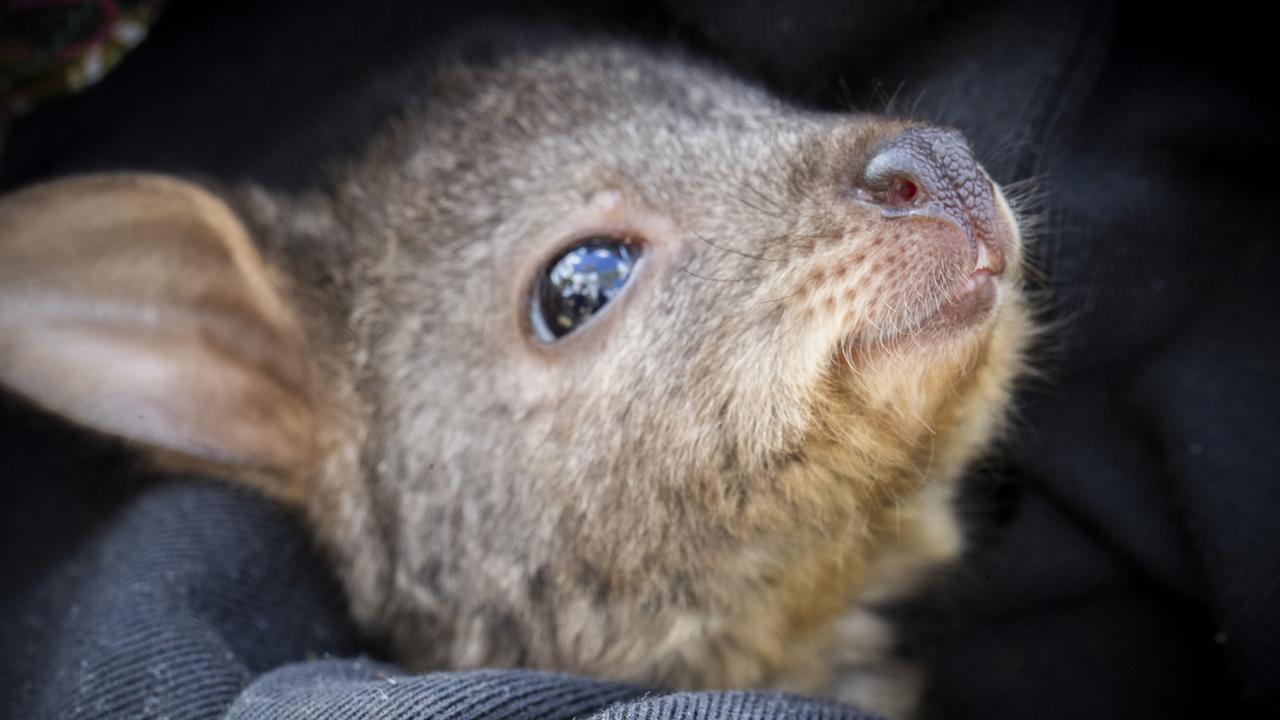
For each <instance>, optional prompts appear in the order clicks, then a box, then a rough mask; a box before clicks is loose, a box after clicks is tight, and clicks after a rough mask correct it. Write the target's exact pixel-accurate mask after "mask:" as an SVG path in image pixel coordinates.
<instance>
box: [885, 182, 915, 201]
mask: <svg viewBox="0 0 1280 720" xmlns="http://www.w3.org/2000/svg"><path fill="white" fill-rule="evenodd" d="M919 195H920V186H919V185H916V184H915V182H914V181H912V180H909V179H907V178H904V177H896V178H894V179H893V180H892V181H891V182H890V183H889V192H888V198H887V199H888V200H889V202H890V203H891V204H894V205H910V204H911V203H913V202H915V201H916V198H917V197H918V196H919Z"/></svg>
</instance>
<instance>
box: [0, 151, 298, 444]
mask: <svg viewBox="0 0 1280 720" xmlns="http://www.w3.org/2000/svg"><path fill="white" fill-rule="evenodd" d="M309 374H310V361H309V359H308V355H307V352H306V348H305V343H304V340H303V335H302V333H301V332H300V330H299V327H298V324H297V322H296V320H295V318H294V315H293V313H292V312H291V311H290V310H289V308H287V307H286V305H285V303H284V302H283V301H282V300H281V297H280V295H279V294H278V293H277V291H276V289H275V288H274V286H273V284H272V282H271V280H270V275H269V273H268V271H267V268H266V267H265V265H264V263H263V261H262V258H261V256H260V255H259V254H258V252H257V251H256V250H255V249H254V247H253V245H252V244H251V243H250V241H249V237H248V234H247V232H246V230H245V228H244V226H243V225H241V223H240V222H239V221H238V220H237V219H236V216H235V214H234V213H233V212H232V211H231V209H230V208H229V207H227V205H226V204H225V203H224V202H222V201H221V200H219V199H218V198H217V197H215V196H214V195H212V194H211V193H209V192H207V191H205V190H203V189H201V188H200V187H197V186H196V185H193V184H191V183H188V182H184V181H179V180H176V179H171V178H167V177H163V176H157V175H139V174H117V175H90V176H81V177H73V178H68V179H64V180H58V181H55V182H50V183H47V184H43V185H37V186H34V187H31V188H29V189H26V190H22V191H20V192H17V193H14V194H12V195H9V196H7V197H5V198H2V199H0V385H4V386H7V387H8V388H10V389H12V390H14V391H16V392H17V393H19V394H21V395H25V396H26V397H28V398H30V399H32V400H34V401H35V402H36V403H38V404H40V405H43V406H44V407H46V408H48V409H50V410H52V411H54V412H56V413H59V414H61V415H64V416H66V417H68V418H71V419H72V420H75V421H77V422H80V423H84V424H86V425H88V426H90V427H93V428H96V429H98V430H101V431H103V432H107V433H111V434H114V435H118V436H122V437H125V438H130V439H133V440H138V441H141V442H144V443H148V444H151V445H154V446H157V447H160V448H164V449H168V450H174V451H178V452H179V453H183V454H185V455H189V456H192V457H195V458H199V459H202V460H210V461H214V462H218V463H226V464H233V465H240V466H251V467H260V468H269V469H275V468H287V467H291V466H294V465H296V464H298V463H300V462H303V461H305V460H306V459H307V458H308V457H309V455H310V453H311V451H312V443H313V434H314V429H313V425H314V416H313V412H312V409H311V406H310V402H309V393H308V383H309Z"/></svg>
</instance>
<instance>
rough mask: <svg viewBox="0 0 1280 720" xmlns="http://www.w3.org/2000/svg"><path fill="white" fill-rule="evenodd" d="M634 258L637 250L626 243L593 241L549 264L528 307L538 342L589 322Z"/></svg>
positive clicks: (623, 282) (624, 280)
mask: <svg viewBox="0 0 1280 720" xmlns="http://www.w3.org/2000/svg"><path fill="white" fill-rule="evenodd" d="M638 258H639V252H638V249H637V248H635V247H634V246H632V245H629V244H628V243H627V242H625V241H620V240H616V239H614V238H609V237H591V238H587V239H585V240H582V241H581V242H579V243H578V244H577V245H575V246H573V247H572V248H570V249H569V250H568V251H566V252H565V253H564V254H563V255H560V256H559V257H557V258H556V259H555V260H553V261H552V262H551V264H550V265H549V266H548V267H547V268H546V269H545V270H544V271H543V275H542V278H541V280H540V281H539V283H538V287H537V290H536V292H535V295H534V298H533V307H532V308H531V311H532V312H531V316H532V321H533V327H534V330H535V331H536V332H537V334H538V336H539V338H540V339H541V340H543V341H544V342H551V341H554V340H557V339H559V338H561V337H564V336H565V335H567V334H569V333H571V332H573V331H574V330H576V329H577V328H578V327H580V326H581V325H583V324H584V323H586V322H587V321H588V320H590V319H591V317H592V316H593V315H595V314H596V313H597V312H599V311H600V310H601V309H603V308H604V306H605V305H608V304H609V301H610V300H613V298H615V297H617V295H618V293H620V292H622V288H623V286H625V285H626V284H627V280H628V279H629V278H630V277H631V272H632V270H633V269H634V268H635V263H636V260H637V259H638Z"/></svg>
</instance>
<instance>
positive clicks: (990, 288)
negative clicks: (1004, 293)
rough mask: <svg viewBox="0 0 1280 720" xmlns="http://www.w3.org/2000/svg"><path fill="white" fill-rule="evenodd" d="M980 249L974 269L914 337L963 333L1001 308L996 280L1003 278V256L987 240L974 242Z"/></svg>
mask: <svg viewBox="0 0 1280 720" xmlns="http://www.w3.org/2000/svg"><path fill="white" fill-rule="evenodd" d="M974 244H975V245H976V246H977V250H976V253H975V256H976V257H975V259H974V264H973V269H972V271H970V273H969V275H968V276H966V277H965V278H964V279H963V280H961V281H960V282H959V283H958V284H957V285H956V287H955V289H954V290H953V291H952V292H951V295H950V296H949V297H948V298H947V300H946V301H945V302H943V303H942V305H941V306H940V307H939V308H938V309H937V310H936V311H934V312H933V313H932V314H930V315H929V316H928V317H926V318H924V319H923V320H922V321H921V322H920V324H919V325H918V326H917V329H916V330H915V332H912V333H909V334H911V335H916V336H919V335H924V334H937V333H940V332H944V331H961V330H965V329H968V328H971V327H973V326H976V325H978V324H980V323H981V322H982V321H983V320H985V319H987V318H988V317H989V316H990V315H991V314H992V313H993V312H994V311H995V309H996V306H997V305H998V304H999V299H1000V292H999V287H998V284H997V280H998V279H999V278H1000V277H1001V276H1002V275H1003V274H1004V253H1003V252H1001V248H999V246H998V245H996V246H995V249H994V250H993V246H992V245H991V244H989V242H988V240H987V239H986V238H982V237H977V238H974Z"/></svg>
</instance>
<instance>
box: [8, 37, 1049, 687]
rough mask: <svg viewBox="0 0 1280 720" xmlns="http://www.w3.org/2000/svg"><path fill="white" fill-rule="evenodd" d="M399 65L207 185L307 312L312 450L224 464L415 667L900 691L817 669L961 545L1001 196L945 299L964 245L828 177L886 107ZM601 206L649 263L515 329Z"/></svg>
mask: <svg viewBox="0 0 1280 720" xmlns="http://www.w3.org/2000/svg"><path fill="white" fill-rule="evenodd" d="M420 91H421V92H422V94H423V102H422V103H421V104H420V105H418V106H416V107H414V108H412V109H411V110H410V111H409V112H408V113H407V114H406V115H405V116H404V117H402V118H399V119H398V120H396V121H395V122H394V124H393V126H392V127H390V128H389V129H388V131H387V132H385V133H383V134H382V135H381V137H380V139H379V140H378V141H377V142H376V143H375V144H374V145H373V146H372V147H371V148H370V149H369V151H368V152H367V153H366V154H365V155H363V156H362V157H361V158H360V159H359V160H358V161H357V162H354V163H351V164H350V165H348V166H345V167H343V168H342V169H341V170H340V171H339V172H337V173H336V175H335V182H334V186H333V190H332V192H324V193H322V192H316V193H315V194H313V195H311V196H307V197H285V196H280V195H275V194H272V193H268V192H266V191H264V190H261V189H257V188H252V187H247V188H234V189H229V190H222V191H221V193H220V194H221V195H222V197H223V199H224V200H225V201H226V202H227V203H228V204H229V205H230V207H232V208H234V209H235V212H236V214H237V215H238V216H239V218H240V222H243V223H244V224H245V225H246V226H247V227H248V230H249V234H250V236H252V237H253V238H254V240H255V241H256V244H257V246H258V249H259V251H260V252H261V253H262V255H263V257H264V258H265V267H266V268H269V270H264V271H263V272H264V273H266V274H269V275H270V276H271V277H272V278H273V280H272V283H273V285H274V287H275V292H277V293H278V294H279V297H280V298H282V299H283V304H284V305H285V306H287V307H289V308H291V316H292V318H294V320H291V321H290V322H295V321H296V322H297V323H298V324H299V325H300V327H301V333H302V336H301V338H299V339H297V340H296V341H295V340H286V341H285V343H284V344H285V346H286V350H287V351H288V352H293V351H295V350H297V351H300V352H302V354H303V355H304V356H305V357H306V358H307V370H306V377H307V378H308V380H307V382H306V385H305V390H303V391H300V392H299V394H300V396H301V397H302V398H304V402H305V405H306V407H307V408H308V411H307V418H306V422H307V423H308V426H309V427H311V428H312V429H313V437H311V438H310V439H309V440H308V442H309V443H313V444H311V445H308V446H307V450H306V452H305V453H303V454H304V455H305V459H303V460H301V461H299V460H298V459H297V458H295V457H293V455H292V454H291V453H293V452H296V451H297V450H298V448H299V447H300V446H299V445H297V444H296V443H295V441H294V440H292V439H290V438H289V437H287V436H283V435H282V436H281V437H280V438H278V439H271V438H268V440H270V441H271V442H275V443H280V444H282V446H287V447H284V448H283V449H281V448H272V449H269V450H263V451H259V452H256V454H255V453H250V455H251V457H249V458H248V460H247V461H246V462H242V463H240V464H239V465H238V466H237V468H234V469H231V470H228V471H227V472H231V473H232V474H239V475H241V476H244V477H250V478H252V482H254V483H255V484H256V485H258V486H260V487H266V488H268V489H269V490H273V491H274V492H275V493H276V494H277V495H278V496H281V497H285V498H287V499H290V500H292V501H295V502H299V503H300V504H301V505H302V506H303V507H304V508H305V511H306V512H307V514H308V516H309V518H310V522H311V524H312V526H313V527H314V529H315V531H316V533H317V534H318V536H319V537H320V539H321V540H322V542H323V543H324V545H325V546H326V548H327V549H328V550H329V551H330V553H331V554H332V557H333V558H334V560H335V563H336V567H337V569H338V571H339V574H340V575H341V577H342V579H343V581H344V584H345V587H346V590H347V594H348V597H349V599H350V606H351V610H352V612H353V614H354V615H355V617H356V619H357V620H358V621H359V623H360V624H361V626H362V627H363V628H364V629H365V630H366V631H368V632H369V633H370V634H371V635H373V636H375V637H377V638H380V639H382V640H383V641H385V642H387V643H389V645H390V647H391V648H392V650H393V652H394V653H395V655H396V656H397V657H398V658H399V659H401V660H403V661H404V662H406V663H408V664H409V665H411V666H412V667H414V668H417V669H427V668H467V667H478V666H493V665H523V666H532V667H540V668H555V669H560V670H566V671H572V672H581V673H590V674H594V675H601V676H607V677H614V678H626V679H640V680H646V681H655V682H661V683H665V684H670V685H678V686H689V687H727V686H775V687H784V688H789V689H796V690H806V691H825V692H835V693H837V694H840V691H841V687H844V688H845V690H846V691H845V692H844V693H843V694H844V695H845V696H849V695H851V694H853V695H859V694H860V696H859V697H857V698H855V699H858V700H861V701H862V702H864V703H866V704H869V705H873V706H876V707H881V708H884V709H887V710H889V711H891V712H904V711H905V710H906V709H907V708H909V700H908V699H904V698H892V697H890V698H888V699H885V698H884V697H879V698H877V697H875V696H874V694H875V693H880V694H881V695H882V694H883V692H884V691H883V690H882V689H880V690H867V688H868V687H869V686H868V685H867V684H866V683H859V682H856V681H855V680H854V679H852V678H849V677H840V676H839V675H840V673H839V672H837V671H836V670H835V669H836V668H839V667H841V666H842V663H843V665H844V666H849V667H855V666H856V667H855V670H856V671H857V672H858V673H863V672H864V671H866V669H867V668H866V666H867V665H868V663H871V664H874V662H875V661H874V659H872V660H866V659H862V660H859V659H856V658H857V657H859V652H860V651H863V650H865V651H866V652H867V653H870V654H873V655H874V654H876V653H879V652H880V651H881V650H883V649H884V648H883V647H880V646H881V645H884V644H885V643H886V642H887V640H885V639H884V638H883V637H881V638H880V639H879V640H869V639H867V638H868V637H870V636H871V635H876V632H878V631H875V632H873V631H868V630H867V629H866V624H865V623H863V622H861V621H855V620H850V619H849V618H857V617H860V615H858V612H859V611H858V608H859V607H862V606H863V605H860V603H865V601H867V600H868V599H884V598H888V597H893V596H895V595H897V594H899V593H901V592H903V591H906V590H907V589H909V588H910V586H911V583H912V582H913V579H914V578H915V577H916V576H917V575H918V573H919V571H920V570H921V569H923V568H925V567H928V566H930V565H932V564H935V563H937V562H940V561H945V560H947V559H949V558H951V557H953V556H954V555H955V553H956V552H957V550H958V548H959V533H958V530H957V528H956V526H955V520H954V515H953V512H952V510H951V507H950V501H951V493H952V488H953V485H954V483H955V480H956V478H957V476H958V475H959V474H960V473H961V471H962V470H963V469H964V467H965V466H966V464H967V463H968V462H969V461H970V460H972V459H973V458H974V456H975V455H976V454H978V453H979V452H980V451H981V450H982V449H983V448H984V447H985V446H986V445H987V444H988V443H989V441H990V440H991V439H992V438H993V436H994V435H995V434H996V433H997V432H998V431H999V428H1000V426H1001V422H1002V420H1003V417H1004V414H1005V410H1006V408H1007V405H1008V402H1009V393H1010V386H1011V383H1012V382H1013V381H1014V380H1015V378H1016V377H1017V375H1018V372H1019V368H1020V365H1021V354H1022V351H1023V347H1024V345H1025V341H1026V339H1027V337H1028V334H1029V332H1030V319H1029V314H1028V312H1027V309H1026V307H1025V303H1024V301H1023V300H1022V294H1021V291H1020V288H1019V280H1018V260H1019V256H1018V252H1017V231H1016V228H1015V227H1014V220H1013V216H1012V214H1011V213H1010V212H1009V210H1008V207H1007V206H1006V205H1005V204H1004V203H1003V201H1002V200H999V199H998V200H997V202H998V207H999V210H1000V215H1001V217H1000V219H999V222H1000V224H1001V226H1002V228H1004V230H1005V231H1006V232H1007V233H1008V234H1009V236H1010V238H1011V239H1012V245H1011V253H1010V255H1009V256H1008V257H1007V264H1008V268H1009V269H1008V271H1007V272H1006V273H1005V274H1004V276H1003V277H1002V278H1001V279H1000V281H999V293H1000V302H999V305H998V306H997V308H996V310H995V312H994V313H993V315H992V316H991V317H989V318H987V319H986V320H984V321H983V322H982V323H981V324H980V325H978V326H976V327H968V328H961V329H948V328H943V329H942V330H938V329H937V328H930V327H929V326H928V322H927V321H928V319H929V318H930V316H931V315H932V314H933V313H934V312H935V311H936V310H937V309H938V308H939V307H940V305H941V304H942V302H943V301H944V300H945V299H946V294H945V293H942V292H941V291H940V288H945V287H951V286H954V285H955V281H956V280H957V279H958V278H962V277H964V275H965V274H966V273H968V272H969V269H971V268H972V260H971V258H969V257H968V256H967V255H965V254H964V253H962V252H961V251H960V250H958V249H957V247H958V246H955V245H954V244H952V245H948V244H946V243H940V242H938V241H937V238H938V237H939V236H940V233H945V232H948V230H947V228H945V227H940V226H939V224H938V223H939V221H937V220H935V219H930V218H905V219H904V218H899V219H893V220H890V219H886V218H885V217H883V216H882V215H881V214H880V213H878V212H877V211H875V209H874V208H872V207H870V206H868V205H867V204H866V203H860V202H857V201H855V199H854V198H853V196H852V195H851V194H850V192H849V190H848V189H849V188H852V187H853V186H855V185H856V183H857V179H858V177H859V173H860V172H861V168H863V167H864V166H865V165H866V163H867V161H868V159H869V157H870V155H871V154H872V153H873V152H874V149H875V148H876V147H877V145H878V144H880V143H882V142H883V141H885V140H886V139H887V138H890V137H893V136H894V135H895V134H896V133H899V132H901V131H902V130H903V129H904V128H905V127H907V125H906V124H905V123H902V122H898V121H894V120H889V119H885V118H881V117H874V116H844V115H829V114H815V113H807V112H801V111H797V110H795V109H792V108H789V107H787V106H784V105H782V104H781V103H779V102H778V101H776V100H774V99H772V98H770V97H768V96H766V95H765V94H763V93H762V92H760V91H758V90H755V89H753V88H750V87H747V86H745V85H743V84H741V83H739V82H737V81H734V80H731V79H727V78H725V77H723V76H721V75H719V74H716V73H714V72H712V71H709V70H706V69H704V68H701V67H699V66H698V65H696V64H695V63H691V62H689V61H687V60H684V59H679V58H668V57H664V56H661V55H655V54H652V53H648V52H644V51H640V50H636V49H632V48H627V47H622V46H616V45H586V46H581V47H576V48H569V49H561V50H552V51H549V52H543V53H540V54H535V55H531V56H516V57H514V58H510V59H508V60H505V61H502V62H499V63H498V64H496V65H495V66H492V67H483V68H481V67H465V66H460V65H454V66H449V67H447V68H444V69H443V70H440V71H439V72H438V74H437V75H436V76H435V77H433V78H430V79H423V81H422V85H421V90H420ZM130 181H131V182H137V183H144V184H145V183H160V184H163V183H165V182H170V181H165V180H157V179H153V178H145V177H143V178H136V177H135V178H133V179H131V180H130ZM70 182H72V183H74V182H76V181H70ZM80 182H84V181H80ZM183 187H184V188H189V187H190V186H186V185H184V186H183ZM75 191H76V192H86V189H85V188H84V187H79V188H77V189H75ZM28 192H30V191H28ZM63 192H64V193H70V196H71V197H74V196H75V194H74V192H72V190H66V189H64V190H63ZM166 192H167V191H166ZM175 192H177V191H175ZM181 192H187V190H182V191H181ZM181 192H180V193H179V194H181ZM193 192H195V191H194V190H193ZM161 194H162V195H163V194H164V193H161ZM22 197H23V196H22V195H21V194H20V195H19V196H15V198H18V199H10V200H9V201H8V203H9V205H8V207H10V208H11V214H12V213H14V212H18V211H14V210H12V208H14V207H20V206H21V203H22V200H21V198H22ZM997 198H999V194H998V192H997ZM76 202H79V200H77V201H76ZM215 202H216V200H215ZM2 218H3V215H0V227H3V221H2ZM231 234H232V235H234V234H235V233H234V232H232V233H231ZM593 234H606V235H615V236H626V237H632V238H643V240H644V241H645V242H646V243H647V249H646V254H645V256H644V259H643V260H642V262H641V264H640V265H639V266H638V269H637V272H636V274H635V276H634V277H633V278H632V280H631V281H630V283H629V285H628V287H627V288H626V290H625V291H624V293H623V294H622V296H621V297H619V298H618V299H617V300H615V301H614V302H613V303H612V304H611V305H610V306H608V307H607V308H606V309H605V310H604V311H603V312H602V313H601V314H600V315H599V316H598V317H596V318H595V319H594V320H593V321H592V322H591V323H590V324H589V325H587V326H586V327H584V328H582V329H581V330H580V331H579V332H577V333H574V334H573V335H570V336H568V337H566V338H565V339H564V340H563V341H561V342H558V343H555V344H553V345H543V344H539V343H537V342H536V341H534V340H533V339H532V338H531V335H530V332H529V328H528V320H527V317H528V298H529V293H530V288H531V282H532V281H533V279H534V278H535V277H536V275H537V273H538V271H539V270H540V269H541V267H542V266H543V265H544V264H545V263H546V262H547V261H548V259H549V258H551V257H553V256H554V255H555V254H556V253H557V252H558V251H559V250H561V249H562V248H563V247H564V246H565V244H566V243H567V242H570V241H572V240H574V239H576V238H580V237H583V236H586V235H593ZM6 242H7V241H6ZM966 263H967V264H966ZM188 271H189V272H200V270H199V269H198V268H196V267H191V268H189V269H188ZM254 272H255V273H256V272H257V271H254ZM251 274H252V273H251ZM232 285H234V283H232ZM6 302H9V301H8V300H6ZM200 302H203V301H200ZM200 302H197V303H196V307H197V308H204V309H205V310H208V311H209V312H217V309H216V308H213V309H209V308H208V307H207V306H205V305H201V304H200ZM274 303H275V301H274V300H264V301H262V302H260V303H258V304H259V305H261V306H263V307H272V306H274ZM263 314H264V313H262V312H258V315H263ZM267 314H269V313H267ZM2 315H3V314H2V313H0V316H2ZM259 324H265V325H266V326H270V325H271V323H269V322H266V321H263V323H259ZM256 326H257V325H255V327H256ZM3 347H4V345H3V341H2V340H0V348H3ZM0 352H3V350H0ZM0 359H3V358H2V357H0ZM219 367H221V366H219ZM0 380H3V381H4V382H5V383H7V384H10V385H11V386H16V387H17V389H18V390H19V391H20V392H24V393H25V394H28V395H30V396H32V397H35V398H36V399H37V400H40V399H41V396H40V393H39V388H36V389H35V390H33V389H31V388H30V387H25V386H21V384H20V383H15V382H14V381H13V380H11V379H10V378H7V377H4V378H0ZM207 382H213V381H207ZM55 409H58V410H61V411H63V412H67V410H66V409H65V408H63V407H55ZM68 414H70V415H71V416H72V417H76V418H77V419H80V420H82V421H83V420H85V418H83V417H79V416H77V415H75V414H74V413H68ZM221 421H222V422H235V421H236V417H235V416H232V415H227V416H223V417H222V418H221ZM252 424H253V423H250V425H252ZM107 429H109V430H112V431H114V432H118V433H120V434H125V435H129V433H128V432H124V431H121V430H120V429H118V428H107ZM142 439H144V440H146V439H147V438H142ZM170 447H172V448H173V449H175V450H177V451H178V452H179V453H180V454H184V455H193V454H194V455H199V454H200V453H199V452H194V451H193V450H192V449H191V448H190V447H187V446H184V445H183V444H182V442H175V443H171V444H170ZM215 459H218V458H215ZM272 478H276V479H275V480H273V479H272ZM281 478H288V479H289V480H288V482H284V481H282V480H281ZM851 613H853V615H851ZM842 618H845V619H844V620H842ZM849 628H852V629H851V630H850V629H849ZM869 633H870V634H869ZM842 638H843V639H845V640H847V641H848V642H849V643H852V644H853V645H854V647H849V646H842V645H841V643H842ZM872 646H875V647H872ZM851 657H853V658H855V659H854V660H850V659H849V658H851ZM892 692H899V693H905V692H908V691H907V690H901V689H898V690H893V691H892ZM868 693H871V694H868Z"/></svg>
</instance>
